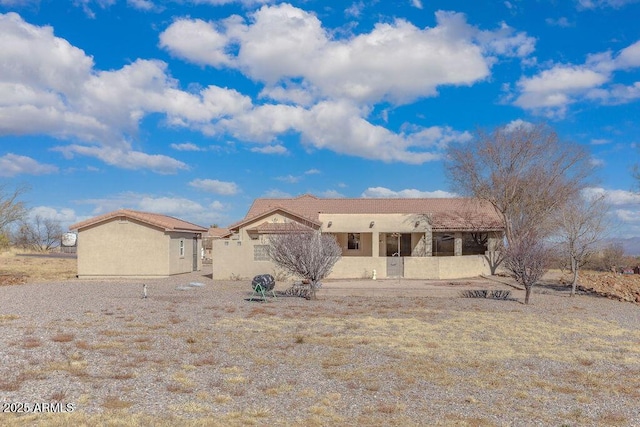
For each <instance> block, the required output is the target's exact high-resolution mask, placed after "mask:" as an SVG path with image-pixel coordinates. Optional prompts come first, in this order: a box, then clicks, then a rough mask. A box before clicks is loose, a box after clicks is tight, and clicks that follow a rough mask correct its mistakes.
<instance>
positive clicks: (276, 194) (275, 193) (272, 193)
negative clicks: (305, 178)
mask: <svg viewBox="0 0 640 427" xmlns="http://www.w3.org/2000/svg"><path fill="white" fill-rule="evenodd" d="M261 197H266V198H272V199H289V198H291V197H293V196H292V195H291V194H289V193H287V192H286V191H282V190H278V189H275V188H272V189H270V190H268V191H266V192H265V193H264V194H263V195H262V196H261Z"/></svg>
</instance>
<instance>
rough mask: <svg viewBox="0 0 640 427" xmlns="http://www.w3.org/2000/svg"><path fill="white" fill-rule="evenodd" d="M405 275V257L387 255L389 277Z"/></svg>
mask: <svg viewBox="0 0 640 427" xmlns="http://www.w3.org/2000/svg"><path fill="white" fill-rule="evenodd" d="M403 276H404V258H403V257H401V256H391V257H387V277H403Z"/></svg>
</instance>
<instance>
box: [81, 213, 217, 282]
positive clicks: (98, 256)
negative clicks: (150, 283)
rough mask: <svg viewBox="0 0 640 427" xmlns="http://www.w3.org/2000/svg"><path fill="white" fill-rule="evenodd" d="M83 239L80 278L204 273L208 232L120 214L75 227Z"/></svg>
mask: <svg viewBox="0 0 640 427" xmlns="http://www.w3.org/2000/svg"><path fill="white" fill-rule="evenodd" d="M69 229H70V230H76V231H77V233H78V249H77V254H78V277H80V278H89V277H96V278H97V277H132V278H133V277H136V278H144V277H166V276H170V275H173V274H181V273H188V272H191V271H197V270H201V269H202V259H201V258H202V257H201V251H202V236H203V233H206V232H207V228H205V227H200V226H199V225H195V224H192V223H190V222H187V221H183V220H181V219H178V218H174V217H171V216H167V215H160V214H156V213H149V212H139V211H134V210H129V209H120V210H117V211H114V212H109V213H107V214H104V215H100V216H96V217H94V218H90V219H88V220H86V221H82V222H78V223H76V224H73V225H71V226H70V227H69Z"/></svg>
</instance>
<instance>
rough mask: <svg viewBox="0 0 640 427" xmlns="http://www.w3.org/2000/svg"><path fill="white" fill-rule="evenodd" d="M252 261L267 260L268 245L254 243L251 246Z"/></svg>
mask: <svg viewBox="0 0 640 427" xmlns="http://www.w3.org/2000/svg"><path fill="white" fill-rule="evenodd" d="M253 260H254V261H269V245H255V246H254V247H253Z"/></svg>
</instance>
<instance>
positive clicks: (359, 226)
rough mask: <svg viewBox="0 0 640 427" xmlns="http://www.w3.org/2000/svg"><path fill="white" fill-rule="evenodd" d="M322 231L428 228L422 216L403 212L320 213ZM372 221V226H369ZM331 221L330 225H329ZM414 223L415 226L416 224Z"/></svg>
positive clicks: (401, 231)
mask: <svg viewBox="0 0 640 427" xmlns="http://www.w3.org/2000/svg"><path fill="white" fill-rule="evenodd" d="M319 217H320V221H322V231H323V232H329V233H340V232H343V233H353V232H356V233H358V232H359V233H371V232H374V231H377V232H379V233H382V232H388V233H417V232H422V233H424V232H425V231H427V230H429V229H430V228H429V224H428V223H427V221H426V220H425V218H424V217H421V216H419V215H405V214H359V215H356V214H323V213H321V214H320V216H319ZM372 221H373V227H369V226H370V224H371V222H372ZM329 222H331V227H329V226H328V225H329ZM416 223H418V224H417V226H416Z"/></svg>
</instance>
